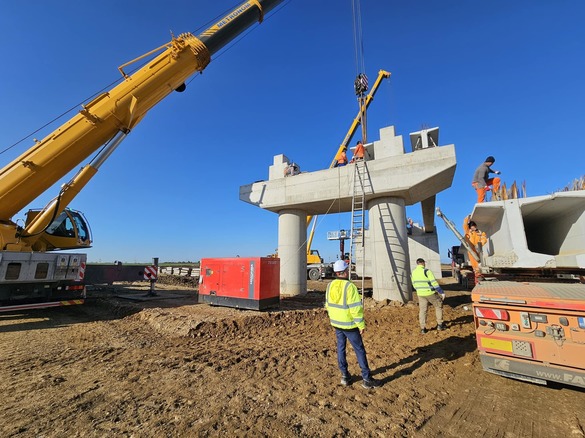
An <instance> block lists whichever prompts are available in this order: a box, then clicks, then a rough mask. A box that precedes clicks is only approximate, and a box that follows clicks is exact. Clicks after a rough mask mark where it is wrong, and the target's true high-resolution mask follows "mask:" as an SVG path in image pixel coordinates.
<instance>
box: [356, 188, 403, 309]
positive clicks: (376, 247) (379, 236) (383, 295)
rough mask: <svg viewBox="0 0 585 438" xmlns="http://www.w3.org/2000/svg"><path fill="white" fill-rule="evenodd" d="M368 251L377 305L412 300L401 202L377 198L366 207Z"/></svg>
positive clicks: (394, 198) (395, 199)
mask: <svg viewBox="0 0 585 438" xmlns="http://www.w3.org/2000/svg"><path fill="white" fill-rule="evenodd" d="M368 213H369V224H370V228H369V229H370V233H369V241H368V243H369V247H368V248H367V249H366V250H367V251H368V250H369V251H371V252H372V255H371V256H372V267H373V275H372V286H373V288H374V292H373V298H374V299H375V300H376V301H380V300H384V299H388V300H392V301H398V302H401V303H406V302H408V301H410V300H411V299H412V290H411V288H410V279H409V274H410V267H409V264H410V263H409V255H408V235H407V233H406V227H405V226H404V224H405V223H406V210H405V205H404V199H402V198H397V197H391V196H387V197H382V198H376V199H374V200H372V201H370V202H369V203H368Z"/></svg>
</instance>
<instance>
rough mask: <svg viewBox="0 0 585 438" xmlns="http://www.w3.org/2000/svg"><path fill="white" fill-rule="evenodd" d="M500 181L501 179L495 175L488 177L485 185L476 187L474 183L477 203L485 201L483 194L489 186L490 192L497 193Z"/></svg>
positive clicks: (487, 190)
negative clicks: (494, 176)
mask: <svg viewBox="0 0 585 438" xmlns="http://www.w3.org/2000/svg"><path fill="white" fill-rule="evenodd" d="M500 181H501V180H500V178H498V177H496V178H490V179H488V180H487V186H485V187H477V185H475V186H474V188H475V191H476V192H477V203H478V204H481V203H482V202H484V201H485V194H486V193H487V192H489V190H490V188H489V187H490V186H492V193H497V192H498V190H500ZM492 196H493V195H492Z"/></svg>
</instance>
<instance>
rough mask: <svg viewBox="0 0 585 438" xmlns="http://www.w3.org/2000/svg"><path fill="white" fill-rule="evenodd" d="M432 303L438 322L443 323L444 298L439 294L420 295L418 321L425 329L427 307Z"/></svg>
mask: <svg viewBox="0 0 585 438" xmlns="http://www.w3.org/2000/svg"><path fill="white" fill-rule="evenodd" d="M429 304H432V305H433V307H434V308H435V316H436V317H437V324H443V300H441V298H440V297H439V295H437V294H432V295H426V296H420V295H419V296H418V322H419V323H420V328H421V329H424V328H426V325H427V308H428V307H429Z"/></svg>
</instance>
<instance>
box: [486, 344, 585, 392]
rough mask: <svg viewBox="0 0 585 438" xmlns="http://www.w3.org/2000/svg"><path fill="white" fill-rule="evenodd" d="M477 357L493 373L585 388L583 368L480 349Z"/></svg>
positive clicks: (530, 380) (534, 381)
mask: <svg viewBox="0 0 585 438" xmlns="http://www.w3.org/2000/svg"><path fill="white" fill-rule="evenodd" d="M479 357H480V360H481V365H482V366H483V369H484V370H486V371H489V372H491V373H494V374H498V375H501V376H505V377H510V378H513V379H518V380H525V381H529V382H533V383H539V384H546V383H547V382H558V383H563V384H565V385H572V386H579V387H581V388H585V371H583V370H576V369H573V368H567V367H562V366H559V365H552V364H547V365H545V364H543V363H542V362H534V361H530V360H523V359H518V358H515V357H507V356H499V355H494V354H490V353H485V352H481V351H480V353H479Z"/></svg>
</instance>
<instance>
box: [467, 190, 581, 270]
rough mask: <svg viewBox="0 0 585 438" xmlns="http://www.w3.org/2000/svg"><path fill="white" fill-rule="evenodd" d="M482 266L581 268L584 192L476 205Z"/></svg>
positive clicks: (570, 192)
mask: <svg viewBox="0 0 585 438" xmlns="http://www.w3.org/2000/svg"><path fill="white" fill-rule="evenodd" d="M472 220H473V221H475V223H476V224H477V225H478V227H479V229H481V230H482V231H484V232H485V233H486V234H487V236H488V238H489V241H488V245H486V246H485V247H484V248H483V251H484V254H483V255H484V263H483V264H484V266H487V267H493V268H504V267H510V268H585V191H582V190H581V191H568V192H558V193H553V194H551V195H546V196H534V197H530V198H520V199H508V200H505V201H493V202H486V203H482V204H476V205H475V208H474V210H473V213H472Z"/></svg>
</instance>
